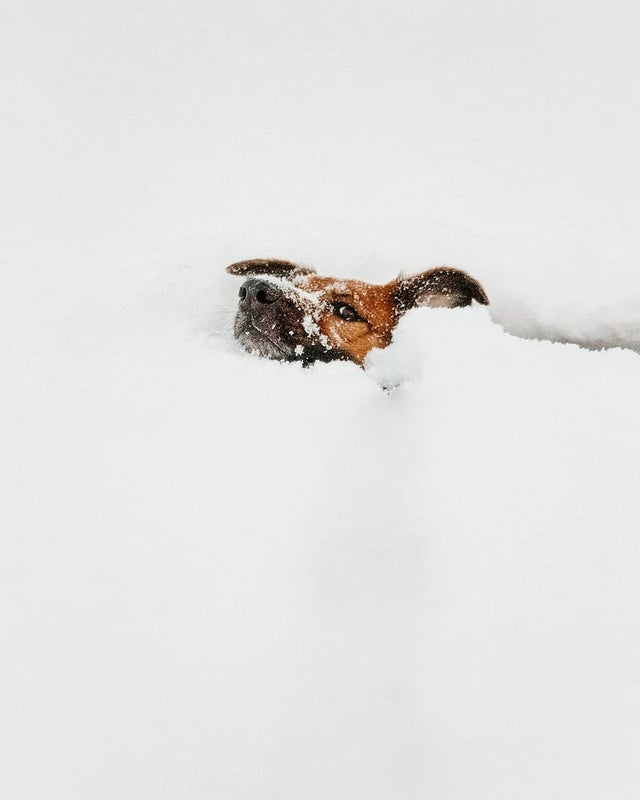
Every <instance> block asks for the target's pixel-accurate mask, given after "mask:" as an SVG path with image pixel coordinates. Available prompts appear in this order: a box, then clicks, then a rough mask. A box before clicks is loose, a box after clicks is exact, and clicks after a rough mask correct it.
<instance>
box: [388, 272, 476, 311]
mask: <svg viewBox="0 0 640 800" xmlns="http://www.w3.org/2000/svg"><path fill="white" fill-rule="evenodd" d="M393 299H394V303H395V307H396V310H397V312H398V313H399V314H404V312H405V311H408V310H409V309H410V308H414V307H415V306H429V307H431V308H457V307H458V306H468V305H471V301H472V300H477V301H478V303H482V305H484V306H486V305H488V304H489V298H488V297H487V295H486V293H485V291H484V289H483V288H482V286H480V284H479V283H478V281H477V280H476V279H475V278H472V277H471V275H467V273H466V272H462V270H460V269H454V268H453V267H436V269H429V270H427V271H426V272H420V273H419V274H418V275H411V276H408V277H406V278H398V279H397V280H396V281H395V287H394V292H393Z"/></svg>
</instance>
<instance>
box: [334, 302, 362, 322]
mask: <svg viewBox="0 0 640 800" xmlns="http://www.w3.org/2000/svg"><path fill="white" fill-rule="evenodd" d="M333 313H334V314H335V315H336V316H338V317H340V319H343V320H344V321H345V322H362V317H361V316H360V314H358V312H357V311H356V310H355V308H354V307H353V306H348V305H347V304H346V303H335V304H334V306H333Z"/></svg>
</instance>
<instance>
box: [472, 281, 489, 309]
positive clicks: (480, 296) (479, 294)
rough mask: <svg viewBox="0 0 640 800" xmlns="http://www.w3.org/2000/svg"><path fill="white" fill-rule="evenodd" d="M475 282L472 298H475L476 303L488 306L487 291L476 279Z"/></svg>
mask: <svg viewBox="0 0 640 800" xmlns="http://www.w3.org/2000/svg"><path fill="white" fill-rule="evenodd" d="M475 284H476V286H475V289H476V291H475V292H474V294H473V299H474V300H477V301H478V303H481V304H482V305H483V306H488V305H489V298H488V297H487V293H486V292H485V290H484V289H483V288H482V286H480V284H479V283H478V281H475Z"/></svg>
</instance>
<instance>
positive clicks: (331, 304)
mask: <svg viewBox="0 0 640 800" xmlns="http://www.w3.org/2000/svg"><path fill="white" fill-rule="evenodd" d="M227 272H230V273H231V274H232V275H240V276H242V277H244V278H245V281H244V283H243V284H242V286H241V287H240V292H239V297H240V299H239V302H238V312H237V314H236V319H235V325H234V334H235V337H236V339H237V340H238V341H239V342H240V344H242V346H243V347H244V348H245V349H246V350H248V351H249V352H251V353H255V354H257V355H260V356H264V357H266V358H275V359H279V360H281V361H302V362H304V363H307V364H309V363H311V362H313V361H336V360H343V361H345V360H346V361H355V362H356V363H357V364H362V362H363V361H364V359H365V356H366V355H367V353H368V352H369V351H370V350H372V349H373V348H375V347H386V346H387V345H388V344H389V343H390V341H391V336H392V334H393V330H394V328H395V326H396V324H397V323H398V320H399V319H400V317H401V316H402V315H403V314H404V313H405V312H407V311H408V310H409V309H411V308H414V307H416V306H431V307H433V308H436V307H446V308H454V307H457V306H468V305H470V303H471V301H472V300H476V301H477V302H478V303H482V304H483V305H487V304H488V302H489V300H488V299H487V295H486V294H485V292H484V289H483V288H482V286H480V284H479V283H478V281H476V280H475V279H474V278H472V277H471V276H469V275H467V274H466V273H465V272H462V271H461V270H459V269H453V268H452V267H437V268H436V269H430V270H426V271H425V272H421V273H419V274H417V275H412V276H410V277H400V278H397V279H396V280H393V281H391V282H390V283H385V284H382V285H378V284H373V283H365V282H363V281H356V280H340V279H336V278H324V277H321V276H320V275H317V274H316V272H315V270H313V269H310V268H309V267H302V266H299V265H297V264H292V263H291V262H289V261H279V260H275V259H252V260H250V261H240V262H238V263H237V264H232V265H231V266H229V267H227Z"/></svg>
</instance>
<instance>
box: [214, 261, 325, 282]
mask: <svg viewBox="0 0 640 800" xmlns="http://www.w3.org/2000/svg"><path fill="white" fill-rule="evenodd" d="M227 272H229V273H230V274H231V275H274V276H275V277H276V278H287V277H289V276H293V275H310V274H311V273H312V272H315V270H314V269H312V268H311V267H301V266H300V265H299V264H294V263H292V262H291V261H282V260H281V259H278V258H251V259H249V260H248V261H238V262H237V263H235V264H231V265H230V266H228V267H227Z"/></svg>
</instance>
